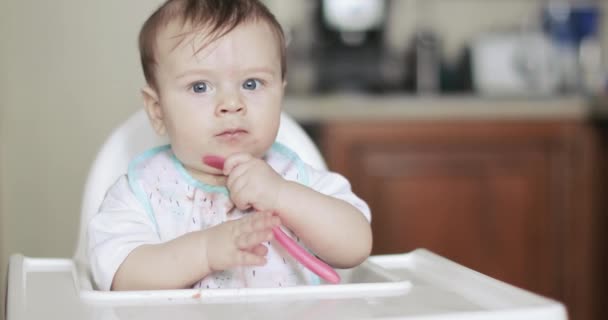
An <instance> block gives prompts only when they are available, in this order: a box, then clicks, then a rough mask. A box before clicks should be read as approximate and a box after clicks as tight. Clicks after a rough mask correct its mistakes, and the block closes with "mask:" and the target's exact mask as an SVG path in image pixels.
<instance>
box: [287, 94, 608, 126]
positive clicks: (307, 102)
mask: <svg viewBox="0 0 608 320" xmlns="http://www.w3.org/2000/svg"><path fill="white" fill-rule="evenodd" d="M596 100H597V99H596ZM596 100H594V99H589V98H587V97H584V96H567V97H547V98H538V97H534V98H484V97H475V96H438V97H416V96H406V95H363V94H343V95H320V96H286V97H285V99H284V110H285V111H286V112H287V113H288V114H289V115H291V116H292V117H293V118H294V119H295V120H296V121H298V122H300V123H315V122H327V121H333V120H511V119H513V120H514V119H521V120H562V119H571V120H577V119H580V120H584V119H588V118H591V117H592V116H596V115H597V114H599V115H602V114H603V115H604V116H608V104H606V108H598V106H599V105H604V104H603V103H595V101H596ZM598 101H599V100H598ZM596 109H599V111H598V110H596ZM604 109H605V110H606V111H603V112H602V110H604Z"/></svg>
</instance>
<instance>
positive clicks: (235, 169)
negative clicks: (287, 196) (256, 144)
mask: <svg viewBox="0 0 608 320" xmlns="http://www.w3.org/2000/svg"><path fill="white" fill-rule="evenodd" d="M224 174H225V175H227V176H228V180H227V182H226V186H227V187H228V190H229V191H230V199H231V200H232V202H233V203H234V205H235V206H236V207H237V208H238V209H240V210H246V209H249V208H251V207H253V208H254V209H255V210H257V211H275V209H276V205H277V201H278V197H279V190H281V185H282V184H283V183H285V180H284V179H283V177H281V176H280V175H279V174H278V173H276V172H275V171H274V170H273V169H272V168H271V167H270V166H269V165H268V164H267V163H266V162H265V161H263V160H261V159H258V158H254V157H253V156H251V155H250V154H246V153H239V154H234V155H232V156H230V157H228V159H226V162H225V163H224Z"/></svg>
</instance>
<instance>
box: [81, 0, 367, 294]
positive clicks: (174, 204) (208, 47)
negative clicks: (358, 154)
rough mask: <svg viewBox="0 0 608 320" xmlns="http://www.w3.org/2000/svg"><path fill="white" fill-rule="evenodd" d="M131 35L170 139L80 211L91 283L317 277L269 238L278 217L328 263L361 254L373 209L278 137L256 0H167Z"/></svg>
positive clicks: (270, 31) (176, 284) (279, 59)
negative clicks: (86, 215) (93, 210)
mask: <svg viewBox="0 0 608 320" xmlns="http://www.w3.org/2000/svg"><path fill="white" fill-rule="evenodd" d="M139 45H140V53H141V61H142V65H143V70H144V75H145V78H146V81H147V86H145V87H144V88H143V89H142V94H143V100H144V105H145V110H146V112H147V114H148V116H149V119H150V123H151V124H152V127H153V128H154V130H155V131H156V132H157V133H158V134H161V135H163V134H166V135H168V137H169V140H170V145H167V146H163V147H158V148H155V149H152V150H149V151H147V152H145V153H143V154H142V155H140V156H139V157H137V158H135V159H134V160H132V162H131V163H130V165H129V169H128V172H127V174H126V175H124V176H122V177H120V178H119V180H118V181H117V182H116V183H115V184H114V185H113V186H112V187H111V188H110V189H109V190H108V192H107V194H106V197H105V199H104V201H103V203H102V205H101V207H100V210H99V212H98V213H97V214H96V215H95V216H94V218H93V219H92V220H91V221H90V223H89V230H88V236H89V244H88V254H89V258H90V262H91V268H92V272H93V276H94V280H95V283H96V286H97V288H98V289H100V290H145V289H181V288H242V287H279V286H293V285H301V284H314V283H318V282H319V279H318V277H317V276H316V275H315V274H314V273H312V272H310V271H308V270H307V269H305V268H304V267H303V266H301V265H300V264H299V263H298V262H297V261H296V260H294V259H292V258H291V257H290V255H289V254H288V253H287V252H286V251H285V250H284V249H283V248H282V247H281V246H280V245H278V244H277V243H276V242H275V240H274V239H273V235H272V231H271V230H272V228H273V227H275V226H277V225H279V224H280V225H282V226H283V227H284V230H287V231H288V233H289V234H290V236H292V238H294V239H295V240H297V241H298V242H299V243H300V244H301V245H302V246H304V247H305V248H307V250H309V251H310V252H312V253H313V254H314V255H316V256H317V257H319V258H320V259H322V260H324V261H325V262H327V263H328V264H329V265H331V266H333V267H335V268H349V267H353V266H356V265H358V264H360V263H361V262H363V261H364V260H365V259H366V258H367V257H368V256H369V254H370V250H371V244H372V240H371V239H372V237H371V228H370V224H369V221H370V212H369V208H368V206H367V205H366V204H365V202H363V201H362V200H361V199H359V198H358V197H357V196H356V195H355V194H353V193H352V191H351V188H350V185H349V183H348V181H346V179H344V178H343V177H342V176H340V175H338V174H336V173H331V172H327V171H321V170H316V169H314V168H312V167H311V166H309V165H307V164H305V163H303V162H302V161H301V160H300V158H299V157H298V155H296V154H295V153H294V152H293V151H291V150H290V149H288V148H287V147H286V146H284V145H281V144H278V143H276V142H275V138H276V135H277V131H278V128H279V119H280V115H281V105H282V99H283V94H284V88H285V84H286V83H285V71H286V70H285V39H284V36H283V31H282V29H281V27H280V25H279V24H278V23H277V21H276V19H275V17H274V16H273V15H272V14H271V13H270V12H269V11H268V9H267V8H266V7H264V5H263V4H261V3H260V2H259V1H258V0H169V1H167V2H165V3H164V4H163V5H162V6H161V7H160V8H159V9H158V10H157V11H156V12H155V13H154V14H152V16H150V18H149V19H148V20H147V21H146V22H145V24H144V26H143V28H142V30H141V33H140V38H139ZM209 157H213V158H214V159H217V157H220V158H222V159H225V162H224V165H223V168H222V169H219V168H218V167H217V164H210V163H208V162H207V161H204V159H206V158H209Z"/></svg>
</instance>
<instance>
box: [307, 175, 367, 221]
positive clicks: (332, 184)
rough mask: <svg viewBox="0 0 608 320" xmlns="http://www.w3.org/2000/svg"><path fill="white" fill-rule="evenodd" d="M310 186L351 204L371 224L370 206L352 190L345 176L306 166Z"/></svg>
mask: <svg viewBox="0 0 608 320" xmlns="http://www.w3.org/2000/svg"><path fill="white" fill-rule="evenodd" d="M306 170H307V171H308V177H309V184H310V187H311V188H313V189H314V190H316V191H318V192H321V193H323V194H325V195H328V196H332V197H334V198H338V199H341V200H344V201H346V202H348V203H350V204H351V205H352V206H354V207H355V208H357V209H358V210H359V211H360V212H361V214H362V215H363V216H364V217H365V218H366V219H367V221H369V222H371V219H372V216H371V212H370V209H369V206H368V205H367V203H365V201H363V200H362V199H361V198H359V197H358V196H357V195H355V193H354V192H353V191H352V190H351V186H350V183H349V182H348V180H346V178H344V176H342V175H340V174H338V173H335V172H331V171H326V170H318V169H315V168H313V167H311V166H309V165H306Z"/></svg>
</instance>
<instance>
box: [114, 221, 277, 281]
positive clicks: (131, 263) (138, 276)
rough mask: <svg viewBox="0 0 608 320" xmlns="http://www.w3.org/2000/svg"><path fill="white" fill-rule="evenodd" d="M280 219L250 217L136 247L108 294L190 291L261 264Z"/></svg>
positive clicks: (124, 262)
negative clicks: (214, 277) (208, 279)
mask: <svg viewBox="0 0 608 320" xmlns="http://www.w3.org/2000/svg"><path fill="white" fill-rule="evenodd" d="M279 223H280V222H279V218H278V217H276V216H273V215H272V214H271V213H260V214H251V215H248V216H246V217H244V218H242V219H239V220H233V221H228V222H225V223H222V224H220V225H217V226H215V227H212V228H209V229H206V230H202V231H195V232H190V233H187V234H185V235H183V236H180V237H178V238H175V239H174V240H171V241H168V242H165V243H160V244H145V245H141V246H139V247H137V248H135V249H134V250H133V251H131V253H130V254H129V255H128V256H127V258H126V259H125V260H124V261H123V263H122V264H121V265H120V267H119V268H118V270H117V272H116V274H115V275H114V279H113V281H112V287H111V288H112V290H149V289H156V290H159V289H180V288H189V287H191V286H192V285H193V284H195V283H196V282H197V281H199V280H201V279H202V278H203V277H205V276H207V275H208V274H210V273H212V272H214V271H220V270H225V269H229V268H232V267H235V266H242V265H251V266H253V265H264V264H265V263H266V259H265V255H266V253H267V252H268V249H267V248H266V247H265V246H264V245H262V244H261V243H262V242H264V241H269V240H270V239H272V232H271V229H272V227H274V226H276V225H279Z"/></svg>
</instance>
